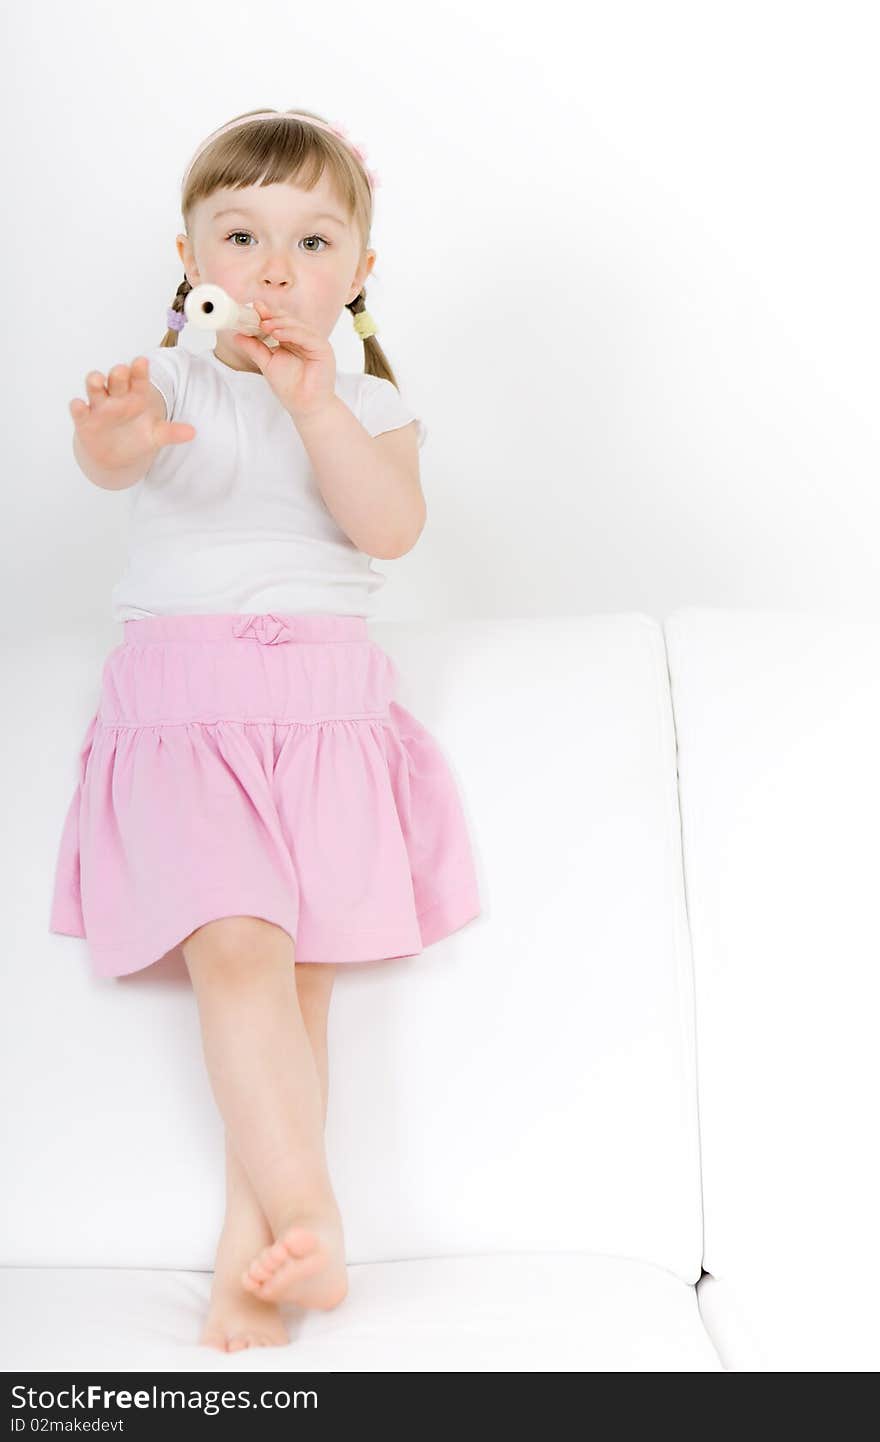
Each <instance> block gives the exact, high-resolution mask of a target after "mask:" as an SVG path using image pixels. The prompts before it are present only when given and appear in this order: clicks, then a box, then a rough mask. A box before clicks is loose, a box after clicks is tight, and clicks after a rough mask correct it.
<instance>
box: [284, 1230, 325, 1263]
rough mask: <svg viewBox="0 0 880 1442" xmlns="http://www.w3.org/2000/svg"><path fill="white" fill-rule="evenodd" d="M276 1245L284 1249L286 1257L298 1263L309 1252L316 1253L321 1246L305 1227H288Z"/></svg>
mask: <svg viewBox="0 0 880 1442" xmlns="http://www.w3.org/2000/svg"><path fill="white" fill-rule="evenodd" d="M278 1245H279V1246H283V1247H284V1249H285V1252H284V1255H285V1256H286V1257H287V1256H290V1257H293V1258H294V1259H295V1260H296V1261H300V1260H301V1259H302V1258H304V1257H307V1256H308V1254H309V1253H310V1252H316V1251H317V1250H318V1248H319V1247H320V1245H321V1240H320V1238H319V1237H316V1236H315V1233H314V1232H310V1231H309V1230H308V1229H307V1228H306V1227H288V1229H287V1231H286V1232H285V1233H284V1236H283V1237H282V1238H281V1240H280V1242H279V1244H278Z"/></svg>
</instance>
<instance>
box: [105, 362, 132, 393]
mask: <svg viewBox="0 0 880 1442" xmlns="http://www.w3.org/2000/svg"><path fill="white" fill-rule="evenodd" d="M107 392H108V394H109V395H111V396H124V395H128V366H125V365H118V366H111V368H110V371H109V372H108V375H107Z"/></svg>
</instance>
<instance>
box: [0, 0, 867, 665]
mask: <svg viewBox="0 0 880 1442" xmlns="http://www.w3.org/2000/svg"><path fill="white" fill-rule="evenodd" d="M4 23H5V26H6V29H7V42H8V54H9V56H10V61H9V65H8V70H7V75H6V83H5V86H4V91H3V99H2V107H3V110H4V111H5V115H4V132H5V135H6V157H5V164H4V176H3V179H4V184H3V189H4V193H5V201H6V204H5V219H6V224H5V226H4V227H3V238H2V245H3V256H2V264H3V273H4V278H5V285H6V296H5V319H6V323H7V334H6V340H7V344H6V348H5V349H6V377H5V385H4V388H3V394H4V406H5V412H6V414H5V423H4V443H5V451H6V466H5V474H4V482H5V491H6V507H5V511H6V514H5V521H6V524H5V527H4V536H3V551H4V567H3V572H4V579H3V595H4V599H5V602H6V605H5V606H4V611H3V618H2V629H3V630H4V631H5V632H9V631H15V630H17V629H18V627H19V625H20V617H21V612H22V611H23V610H26V612H27V614H28V616H29V617H30V618H31V620H32V622H33V623H34V624H35V625H36V626H37V627H39V628H43V627H45V626H49V627H54V626H56V625H57V626H58V627H60V628H62V629H67V628H68V626H70V625H72V624H77V623H79V622H80V621H83V622H85V623H87V624H88V623H94V625H95V626H96V627H104V626H106V625H107V624H108V618H109V605H110V590H111V587H112V585H113V583H114V581H115V580H116V578H117V576H118V574H119V573H120V571H121V568H122V565H123V559H124V547H125V537H126V532H127V517H128V509H129V502H130V497H128V496H127V495H126V493H124V492H123V493H119V494H114V493H108V492H104V491H100V490H98V489H96V488H94V487H92V486H91V485H90V484H89V482H88V481H87V480H86V479H85V477H84V476H82V474H81V473H80V472H79V470H78V468H77V467H76V465H75V462H74V461H73V457H72V452H71V441H72V435H73V423H72V420H71V417H70V413H69V410H68V404H69V401H70V400H71V399H72V398H73V397H74V396H77V395H79V396H81V397H84V396H85V375H86V373H87V372H88V371H89V370H90V369H93V368H94V369H100V370H102V371H104V372H106V371H107V370H108V369H109V368H110V366H111V365H113V364H115V363H117V362H119V361H130V360H131V359H132V358H133V357H134V356H135V355H137V354H138V353H139V352H140V351H142V350H143V349H145V348H148V347H150V346H153V345H156V344H158V342H159V341H160V340H161V338H162V335H163V333H164V330H165V310H166V307H167V306H168V305H169V304H170V302H171V300H172V299H173V296H174V293H175V291H176V288H177V286H178V284H179V282H180V281H181V280H182V278H183V270H182V267H181V265H180V262H179V260H178V257H177V253H176V250H175V243H174V242H175V235H176V234H177V232H178V231H179V230H180V229H181V228H182V218H181V215H180V211H179V199H180V179H181V176H182V173H183V170H184V167H185V165H186V163H187V161H188V160H189V158H190V155H191V154H192V152H193V150H194V149H195V148H196V146H197V145H198V144H199V142H200V141H201V140H202V138H203V137H204V136H206V135H207V134H208V133H209V132H210V131H211V130H213V129H215V128H216V127H217V126H219V125H221V124H222V123H224V122H225V121H226V120H227V119H229V118H231V117H232V116H233V115H235V114H237V113H239V112H242V111H245V110H250V109H253V108H263V107H270V108H278V109H284V108H288V107H297V106H303V107H305V108H308V109H314V110H316V111H318V112H319V113H321V114H323V115H326V116H327V117H328V118H329V119H330V120H332V121H335V122H339V123H342V124H343V125H345V126H346V128H347V129H348V131H349V134H350V135H351V137H352V138H353V139H354V140H355V141H356V142H361V143H362V144H363V145H364V146H365V147H366V149H367V152H368V157H367V158H368V164H369V165H370V166H371V167H372V168H373V169H375V170H377V171H378V173H379V175H380V177H381V181H382V184H381V187H380V189H379V191H378V196H377V203H376V214H375V223H374V230H373V235H372V244H373V245H374V247H375V248H376V250H377V252H378V259H377V264H376V269H375V271H374V274H373V277H372V278H371V280H370V282H369V283H368V288H367V305H368V308H369V310H370V312H371V314H373V315H374V316H375V317H376V319H377V321H378V324H379V326H380V330H381V340H382V344H383V346H384V347H385V349H386V352H387V354H388V357H389V359H390V361H391V363H392V365H393V366H394V368H395V371H396V374H397V379H398V382H399V384H400V388H401V391H402V393H403V395H404V396H405V397H406V398H407V399H408V400H409V401H410V402H411V403H412V405H413V406H414V407H415V408H417V409H418V413H419V414H421V415H422V416H423V418H424V420H425V422H426V424H427V425H428V428H429V432H430V434H429V437H428V442H427V445H426V447H425V449H424V451H423V452H422V458H421V463H422V484H423V488H424V491H425V495H426V498H427V501H428V524H427V526H426V529H425V531H424V532H423V534H422V537H421V539H420V541H419V543H418V545H417V546H416V547H415V549H414V550H413V551H412V552H410V553H409V554H408V555H407V556H405V557H403V558H401V559H400V560H398V561H383V562H378V561H377V562H376V566H377V569H378V570H380V571H381V572H383V573H384V574H385V575H386V576H387V577H388V582H387V584H386V586H385V588H384V590H383V591H382V592H381V593H380V595H379V598H378V606H377V612H376V618H377V619H384V618H397V617H431V618H434V617H445V616H453V617H455V616H467V615H474V616H508V615H538V614H554V613H576V614H584V613H591V612H596V611H631V610H641V611H646V612H648V613H650V614H653V615H655V616H656V617H658V618H662V617H663V616H665V615H666V614H667V613H668V612H669V611H670V610H671V609H673V608H674V607H677V606H680V605H709V606H715V605H717V606H732V607H748V608H767V607H772V608H777V607H784V608H795V609H813V608H815V609H817V610H820V609H821V610H824V611H827V610H828V609H829V608H830V609H833V610H839V611H842V612H854V613H860V614H863V613H868V614H871V615H875V614H876V613H877V610H878V600H880V581H878V567H877V545H878V524H877V523H878V501H877V472H878V464H877V462H878V422H877V394H878V386H877V380H878V361H877V347H878V334H880V327H878V285H877V273H876V262H877V255H878V245H877V240H878V234H877V232H878V199H877V196H878V187H877V136H878V118H880V117H878V110H880V88H878V86H877V84H876V60H877V30H878V12H877V10H876V7H874V6H873V5H870V4H855V3H845V0H843V3H841V0H837V3H835V4H833V5H832V4H830V3H828V4H809V3H807V4H804V3H799V4H794V3H778V0H776V3H774V0H760V3H753V0H737V3H736V4H732V3H731V4H727V3H722V4H711V3H680V0H677V3H664V4H650V3H633V0H623V3H621V0H615V3H613V4H609V3H608V0H603V3H601V4H595V3H588V4H586V5H582V6H581V7H580V8H577V7H572V6H571V5H570V4H568V3H565V4H563V3H560V0H548V3H544V4H542V5H540V6H535V5H534V4H523V3H520V0H514V3H511V0H505V3H489V4H487V3H482V4H478V5H474V4H473V3H471V0H468V3H464V0H462V3H443V4H434V5H432V6H430V7H429V8H426V7H422V8H418V9H414V8H413V6H412V5H411V4H409V3H388V0H378V3H372V0H371V3H370V4H357V5H355V4H351V3H349V0H335V3H333V4H332V5H311V6H307V7H303V6H291V5H290V4H289V3H283V4H282V3H276V0H266V3H262V4H260V5H257V6H254V7H251V6H244V5H240V4H236V5H227V4H220V3H218V0H210V3H190V4H181V3H180V0H174V3H169V0H151V4H150V5H149V6H147V7H135V6H124V5H120V4H119V3H117V0H113V3H105V0H98V3H95V0H92V3H89V4H86V5H76V6H68V5H62V4H60V3H56V4H53V5H45V4H44V5H40V6H37V7H35V8H30V9H28V8H26V7H15V9H13V10H11V11H8V12H7V14H6V18H5V22H4ZM333 343H334V346H335V347H336V351H337V359H338V363H339V365H340V368H341V369H356V368H360V367H361V366H362V347H361V345H360V342H359V341H357V338H356V337H355V336H354V333H353V331H352V328H351V321H350V317H349V314H348V312H344V313H343V316H342V319H341V320H340V322H339V325H338V326H337V328H336V331H335V332H334V335H333ZM120 634H121V633H120ZM110 639H111V641H112V640H114V639H115V638H114V637H113V635H112V629H111V636H110Z"/></svg>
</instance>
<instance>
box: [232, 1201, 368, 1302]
mask: <svg viewBox="0 0 880 1442" xmlns="http://www.w3.org/2000/svg"><path fill="white" fill-rule="evenodd" d="M240 1281H241V1285H242V1287H244V1288H245V1290H246V1291H247V1292H249V1293H250V1294H251V1296H252V1297H254V1298H259V1299H260V1300H261V1301H269V1302H275V1303H281V1302H295V1303H296V1304H297V1305H299V1306H301V1307H318V1308H320V1310H321V1311H330V1309H331V1308H333V1307H337V1306H338V1305H339V1303H340V1302H341V1301H342V1300H343V1299H344V1298H345V1296H346V1295H347V1293H348V1274H347V1272H346V1268H345V1241H344V1238H343V1233H342V1223H341V1220H340V1218H339V1216H338V1213H337V1215H336V1216H334V1215H333V1214H332V1213H331V1214H330V1215H329V1216H328V1215H327V1214H326V1213H324V1214H321V1215H316V1216H308V1215H299V1216H297V1217H296V1218H295V1219H294V1220H292V1221H291V1223H290V1225H289V1226H286V1227H284V1228H282V1231H281V1234H280V1236H279V1238H278V1241H277V1242H273V1243H272V1244H271V1245H270V1246H265V1247H263V1249H262V1250H261V1251H260V1252H259V1253H258V1254H257V1256H256V1257H254V1260H253V1261H252V1262H251V1264H250V1266H249V1267H247V1268H246V1269H245V1270H244V1272H242V1273H241V1274H240Z"/></svg>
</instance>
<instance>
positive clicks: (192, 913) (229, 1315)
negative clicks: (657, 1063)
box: [50, 111, 480, 1351]
mask: <svg viewBox="0 0 880 1442" xmlns="http://www.w3.org/2000/svg"><path fill="white" fill-rule="evenodd" d="M364 160H365V155H364V152H363V150H362V149H360V148H358V147H356V146H354V145H352V144H351V142H350V141H349V140H348V139H347V137H346V134H345V131H344V130H342V129H341V128H339V127H337V126H333V125H330V124H328V123H327V122H326V121H324V120H323V119H321V118H320V117H319V116H317V115H314V114H311V113H309V112H307V111H306V112H294V111H284V112H278V111H269V112H267V111H254V112H249V113H248V114H246V115H242V116H239V117H237V118H236V119H235V120H233V121H232V122H231V123H230V124H228V125H225V126H223V127H222V128H221V129H220V130H218V131H215V132H214V133H213V134H212V135H211V136H209V137H208V139H207V140H206V141H205V142H204V143H203V145H202V146H201V147H200V148H199V149H198V150H197V151H196V154H195V156H194V157H193V159H192V160H191V162H190V164H189V166H188V168H187V171H186V173H185V176H184V179H183V194H182V206H181V208H182V212H183V217H184V224H185V231H186V233H185V234H182V235H180V236H178V238H177V249H178V254H179V255H180V257H181V260H182V262H183V266H184V270H185V279H184V281H183V284H182V285H181V286H180V287H179V289H178V292H177V296H176V298H175V300H174V303H173V305H172V306H171V307H170V309H169V312H168V322H169V330H168V332H167V333H166V335H165V338H164V340H163V341H162V343H161V345H159V346H157V347H155V349H153V350H151V351H148V352H147V353H146V354H145V355H141V356H138V357H137V358H136V359H135V360H134V361H133V362H132V364H131V366H127V365H115V366H113V367H112V368H111V370H110V371H109V373H108V375H107V377H106V383H105V378H104V376H103V375H102V374H100V373H98V372H94V371H93V372H91V373H90V374H89V375H88V376H87V377H86V388H87V392H88V400H87V401H86V402H84V401H82V400H73V401H71V403H70V412H71V415H72V418H73V422H74V427H75V435H74V453H75V456H76V459H77V461H78V464H79V465H80V467H81V469H82V470H83V471H84V473H85V474H86V476H87V477H88V478H89V479H90V480H91V481H92V482H93V483H94V484H95V485H98V486H101V487H102V488H103V489H105V490H123V489H126V488H128V487H133V488H134V495H133V500H134V504H133V507H132V512H131V543H130V554H129V558H128V565H127V569H126V571H125V574H124V575H123V577H122V579H121V581H120V582H119V584H118V585H117V586H116V587H115V590H114V593H113V616H114V619H116V620H121V621H122V622H123V628H124V640H123V641H122V643H121V645H119V646H116V647H115V648H114V649H113V650H112V651H111V652H110V653H109V655H108V657H107V658H106V660H105V662H104V668H103V672H102V678H101V689H100V703H99V707H98V710H97V712H96V714H95V715H94V716H93V717H92V720H91V721H90V723H89V726H88V730H87V732H86V736H85V740H84V743H83V745H82V749H81V752H80V757H79V768H78V782H77V787H76V791H75V794H74V796H73V799H72V801H71V803H70V807H69V810H68V813H67V818H66V821H65V824H64V830H63V834H62V838H61V843H60V850H59V856H58V865H57V872H56V877H55V886H54V894H53V901H52V912H51V920H50V930H51V931H53V932H59V933H63V934H65V935H68V936H78V937H85V938H86V939H87V942H88V951H89V956H90V961H91V965H92V968H93V971H94V972H95V974H96V975H98V976H101V977H105V976H107V977H109V976H124V975H126V974H128V973H130V972H134V971H139V970H141V969H143V968H144V967H147V966H149V965H151V963H153V962H155V961H157V960H159V959H160V958H162V957H164V956H166V955H167V954H168V953H171V952H174V951H175V950H178V949H179V951H178V954H179V955H182V957H183V960H184V962H185V964H186V968H187V970H188V972H189V976H190V978H191V980H192V985H193V990H194V993H195V996H196V1000H197V1004H198V1008H199V1018H200V1023H201V1033H202V1040H203V1044H204V1052H205V1061H206V1065H207V1070H208V1074H209V1077H210V1082H211V1087H212V1091H213V1094H214V1096H215V1098H216V1101H217V1104H218V1107H219V1109H220V1112H221V1114H222V1117H223V1120H224V1123H225V1133H226V1217H225V1221H224V1225H223V1230H222V1233H221V1236H220V1242H219V1246H218V1251H217V1258H216V1263H215V1271H214V1282H213V1290H212V1295H211V1304H210V1308H209V1312H208V1317H207V1321H206V1324H205V1328H204V1331H203V1334H202V1336H201V1338H200V1341H201V1342H202V1343H204V1344H205V1345H208V1346H214V1347H218V1348H220V1349H221V1350H227V1351H232V1350H236V1349H238V1348H241V1347H248V1346H254V1345H261V1344H263V1345H275V1344H283V1343H285V1342H287V1341H288V1340H289V1338H288V1333H287V1330H286V1328H285V1326H284V1324H283V1320H282V1316H281V1313H280V1311H279V1304H281V1303H286V1302H294V1303H297V1304H299V1305H301V1306H303V1307H319V1308H322V1309H329V1308H332V1307H335V1306H337V1305H338V1304H339V1303H340V1302H341V1301H342V1300H343V1298H344V1297H345V1295H346V1293H347V1278H346V1267H345V1243H344V1237H343V1228H342V1219H341V1216H340V1213H339V1208H338V1206H337V1204H336V1199H335V1196H334V1193H333V1188H332V1186H331V1181H330V1176H329V1173H328V1167H327V1159H326V1155H325V1150H324V1120H325V1116H326V1107H327V1044H326V1029H327V1010H328V1006H329V1001H330V993H331V989H332V985H333V979H334V974H335V970H336V966H337V965H338V964H340V963H346V962H357V961H371V960H378V959H381V958H384V957H403V956H414V955H416V954H417V953H418V952H420V951H421V950H422V949H423V948H424V947H426V946H428V945H430V944H431V943H432V942H435V941H438V940H439V939H440V938H441V937H444V936H448V935H449V934H450V933H451V932H454V931H457V930H458V929H459V928H460V927H462V926H464V925H465V923H466V922H468V921H470V920H472V919H473V918H474V917H476V916H478V915H479V914H480V900H479V895H478V890H477V880H476V874H475V867H474V861H473V856H472V851H471V846H470V841H469V837H468V832H467V827H466V823H465V818H464V814H463V810H462V807H461V803H460V800H459V797H458V794H457V790H456V786H455V782H454V779H453V777H452V774H451V772H450V770H449V768H448V766H447V764H446V761H445V759H444V757H443V754H442V752H441V750H440V748H439V746H438V744H437V742H436V741H435V740H434V739H433V737H432V736H431V735H430V734H429V733H428V732H427V731H426V730H425V728H424V727H423V726H422V725H421V724H420V723H419V722H418V721H417V720H416V718H415V717H414V716H412V715H410V713H409V712H407V711H406V710H404V708H403V707H402V706H400V705H399V704H398V703H397V702H396V701H395V700H394V699H393V694H394V690H395V686H396V682H397V680H398V679H399V677H398V672H397V668H396V667H395V665H394V663H393V662H392V660H391V658H390V657H389V656H388V655H387V654H386V653H385V652H384V651H383V650H381V649H380V647H379V646H378V645H376V643H375V642H374V641H372V640H370V639H369V636H368V633H367V622H366V617H367V616H368V614H369V613H370V609H371V605H370V603H371V599H372V596H373V594H374V592H375V591H376V590H377V589H378V588H379V587H380V586H381V585H382V583H383V581H384V577H382V576H381V575H379V574H378V573H376V572H375V571H373V569H372V566H371V560H370V558H371V557H382V558H389V559H390V558H393V557H397V556H402V555H404V554H405V553H406V552H407V551H409V550H411V549H412V547H413V546H414V545H415V543H416V541H417V540H418V537H419V535H420V534H421V531H422V529H423V527H424V524H425V514H426V511H425V501H424V497H423V495H422V490H421V485H420V481H419V466H418V447H419V446H420V445H422V444H423V443H424V440H425V437H426V434H427V432H426V429H425V426H424V424H423V423H422V421H421V420H420V419H418V418H417V417H414V416H413V414H412V411H411V410H410V408H409V407H408V406H407V405H406V404H405V403H404V401H403V399H402V398H401V396H400V394H399V392H398V390H397V387H396V382H395V380H394V375H393V373H392V371H391V367H390V366H389V364H388V361H387V360H386V358H385V355H384V352H383V351H382V349H381V347H380V346H379V344H378V342H377V341H376V339H375V336H376V326H375V323H374V321H373V320H372V318H371V317H370V316H369V314H368V313H367V311H366V309H365V290H364V284H365V281H366V278H367V276H368V275H369V274H370V271H371V270H372V268H373V264H374V262H375V251H372V250H370V249H369V248H368V245H369V238H370V230H371V223H372V213H373V194H374V188H375V185H376V182H377V177H376V176H375V175H374V174H373V172H372V171H370V170H368V169H367V168H366V167H365V165H364ZM204 283H213V284H216V285H219V286H222V287H223V289H224V290H225V291H227V292H228V294H229V295H231V296H232V297H233V299H234V300H235V301H237V302H238V303H239V304H240V305H246V304H253V305H254V306H255V308H256V310H257V313H258V314H259V317H260V322H261V330H260V333H259V335H257V336H245V335H244V334H242V333H239V332H232V331H218V333H217V342H216V346H215V348H214V349H213V350H203V351H198V350H193V349H188V348H186V347H185V346H183V345H178V335H179V332H180V330H181V329H182V327H183V326H184V324H185V323H186V321H185V315H184V310H183V303H184V299H185V297H186V295H187V293H188V292H189V291H190V290H191V289H192V288H193V286H195V285H200V284H204ZM343 307H347V308H348V309H349V310H350V311H351V313H352V315H353V317H354V325H355V329H356V331H357V333H358V335H359V336H360V337H361V338H362V339H363V341H364V357H365V371H364V373H363V374H361V373H354V372H352V373H349V374H345V373H343V374H339V373H337V371H336V364H335V358H334V352H333V349H332V346H331V344H330V340H329V336H330V334H331V332H332V330H333V328H334V326H335V324H336V322H337V321H338V319H339V316H340V314H341V312H342V308H343ZM270 338H274V340H275V341H276V342H277V343H278V344H277V347H276V348H274V349H273V348H270V347H269V346H268V345H267V344H266V340H267V339H270Z"/></svg>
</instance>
